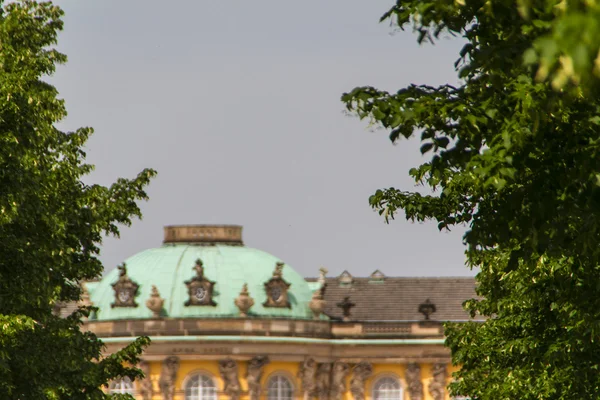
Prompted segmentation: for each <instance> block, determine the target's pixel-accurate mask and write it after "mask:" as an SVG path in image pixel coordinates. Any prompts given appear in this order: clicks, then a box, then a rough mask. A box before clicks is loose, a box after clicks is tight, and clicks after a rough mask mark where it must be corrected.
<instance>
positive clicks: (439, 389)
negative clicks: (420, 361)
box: [429, 363, 448, 400]
mask: <svg viewBox="0 0 600 400" xmlns="http://www.w3.org/2000/svg"><path fill="white" fill-rule="evenodd" d="M447 375H448V373H447V371H446V364H441V363H440V364H435V365H434V366H433V379H432V380H431V383H430V384H429V393H430V394H431V397H433V400H444V399H445V398H446V377H447Z"/></svg>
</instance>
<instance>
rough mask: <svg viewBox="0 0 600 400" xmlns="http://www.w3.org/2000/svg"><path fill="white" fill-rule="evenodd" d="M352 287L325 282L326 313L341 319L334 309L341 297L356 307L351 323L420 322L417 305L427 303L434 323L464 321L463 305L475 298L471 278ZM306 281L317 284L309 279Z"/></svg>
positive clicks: (359, 281) (358, 282) (365, 282)
mask: <svg viewBox="0 0 600 400" xmlns="http://www.w3.org/2000/svg"><path fill="white" fill-rule="evenodd" d="M352 280H353V281H352V283H351V284H347V285H344V284H341V283H340V281H339V279H338V278H327V279H326V282H327V288H326V290H325V300H326V301H327V306H326V308H325V313H326V314H327V315H329V316H330V317H332V318H335V319H337V318H341V317H342V310H341V308H339V307H337V306H336V305H337V304H338V303H339V302H341V301H343V299H344V297H346V296H348V297H350V301H351V302H353V303H354V304H356V305H355V306H354V307H353V308H352V309H351V317H350V318H351V319H352V320H356V321H415V320H423V319H424V316H423V314H421V313H420V312H419V305H420V304H421V303H423V302H425V301H426V300H427V299H429V300H430V301H431V302H432V303H433V304H435V307H436V312H435V313H433V314H431V317H430V319H431V320H435V321H464V320H468V319H470V318H469V314H468V313H467V312H466V311H464V310H463V308H462V303H463V302H464V301H465V300H468V299H471V298H474V297H475V296H476V295H475V279H473V278H439V277H436V278H392V277H385V278H383V280H376V279H372V278H356V277H353V278H352ZM307 281H312V282H314V281H316V278H308V279H307Z"/></svg>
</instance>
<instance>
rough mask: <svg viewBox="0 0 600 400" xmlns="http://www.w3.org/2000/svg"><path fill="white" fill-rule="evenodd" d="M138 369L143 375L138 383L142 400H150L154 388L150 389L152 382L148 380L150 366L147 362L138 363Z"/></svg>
mask: <svg viewBox="0 0 600 400" xmlns="http://www.w3.org/2000/svg"><path fill="white" fill-rule="evenodd" d="M138 367H139V368H140V369H141V370H142V372H143V373H144V378H143V379H141V380H140V381H139V388H140V394H141V395H142V400H152V396H153V395H154V388H153V387H152V380H151V379H150V364H148V362H147V361H140V363H139V364H138Z"/></svg>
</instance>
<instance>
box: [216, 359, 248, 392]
mask: <svg viewBox="0 0 600 400" xmlns="http://www.w3.org/2000/svg"><path fill="white" fill-rule="evenodd" d="M219 372H220V373H221V378H223V382H224V387H223V391H224V392H225V394H226V395H228V396H229V398H230V399H231V400H239V398H240V394H241V392H242V387H241V386H240V380H239V378H238V366H237V362H235V361H234V360H232V359H231V358H226V359H224V360H221V361H219Z"/></svg>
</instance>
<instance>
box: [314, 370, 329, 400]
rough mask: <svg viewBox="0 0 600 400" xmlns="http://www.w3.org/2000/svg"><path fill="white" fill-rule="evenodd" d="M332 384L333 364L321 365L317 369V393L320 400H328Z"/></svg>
mask: <svg viewBox="0 0 600 400" xmlns="http://www.w3.org/2000/svg"><path fill="white" fill-rule="evenodd" d="M330 383H331V363H325V364H320V365H319V367H318V368H317V379H316V392H315V394H316V395H317V397H318V398H319V400H327V399H328V397H329V385H330Z"/></svg>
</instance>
